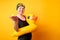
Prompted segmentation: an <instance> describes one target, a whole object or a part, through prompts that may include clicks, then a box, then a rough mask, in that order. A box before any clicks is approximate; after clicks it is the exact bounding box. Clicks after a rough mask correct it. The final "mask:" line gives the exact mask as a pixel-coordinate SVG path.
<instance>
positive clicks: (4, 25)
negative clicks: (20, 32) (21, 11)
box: [0, 0, 60, 40]
mask: <svg viewBox="0 0 60 40" xmlns="http://www.w3.org/2000/svg"><path fill="white" fill-rule="evenodd" d="M18 2H22V3H23V4H25V6H26V8H25V14H29V13H32V14H35V15H36V16H38V20H37V23H36V24H37V25H38V27H37V30H36V31H35V32H33V38H32V39H33V40H60V0H0V40H17V38H12V37H11V36H10V35H11V33H12V32H13V31H14V29H13V22H12V20H11V19H10V18H9V16H11V15H12V14H14V15H16V14H17V11H16V5H17V3H18Z"/></svg>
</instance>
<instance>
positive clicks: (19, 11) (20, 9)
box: [18, 6, 24, 14]
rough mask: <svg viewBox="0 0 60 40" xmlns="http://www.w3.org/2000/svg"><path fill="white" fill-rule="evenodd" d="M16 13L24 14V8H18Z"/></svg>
mask: <svg viewBox="0 0 60 40" xmlns="http://www.w3.org/2000/svg"><path fill="white" fill-rule="evenodd" d="M18 13H19V14H23V13H24V7H23V6H20V7H19V8H18Z"/></svg>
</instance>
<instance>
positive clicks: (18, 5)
mask: <svg viewBox="0 0 60 40" xmlns="http://www.w3.org/2000/svg"><path fill="white" fill-rule="evenodd" d="M20 6H22V7H24V8H25V6H24V5H23V3H18V4H17V6H16V10H18V8H19V7H20Z"/></svg>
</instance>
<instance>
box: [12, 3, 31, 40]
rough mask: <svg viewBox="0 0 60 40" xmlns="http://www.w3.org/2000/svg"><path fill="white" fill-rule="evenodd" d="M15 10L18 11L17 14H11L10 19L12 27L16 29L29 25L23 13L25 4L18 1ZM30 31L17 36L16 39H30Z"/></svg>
mask: <svg viewBox="0 0 60 40" xmlns="http://www.w3.org/2000/svg"><path fill="white" fill-rule="evenodd" d="M16 10H17V11H18V14H17V16H12V17H11V18H12V20H13V21H14V29H15V30H16V31H18V29H19V28H22V27H24V26H27V25H29V24H28V23H27V21H26V17H25V16H24V15H23V13H24V10H25V6H24V5H23V4H22V3H18V4H17V7H16ZM31 38H32V33H27V34H24V35H22V36H19V37H18V40H31Z"/></svg>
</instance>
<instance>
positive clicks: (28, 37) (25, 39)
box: [18, 18, 32, 40]
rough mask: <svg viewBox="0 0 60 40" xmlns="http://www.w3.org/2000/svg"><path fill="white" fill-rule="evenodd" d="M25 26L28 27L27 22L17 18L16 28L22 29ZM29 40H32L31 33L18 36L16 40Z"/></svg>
mask: <svg viewBox="0 0 60 40" xmlns="http://www.w3.org/2000/svg"><path fill="white" fill-rule="evenodd" d="M27 25H29V24H28V23H27V21H22V20H21V19H19V18H18V27H19V28H22V27H24V26H27ZM31 38H32V33H31V32H30V33H27V34H24V35H22V36H19V37H18V40H31Z"/></svg>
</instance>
